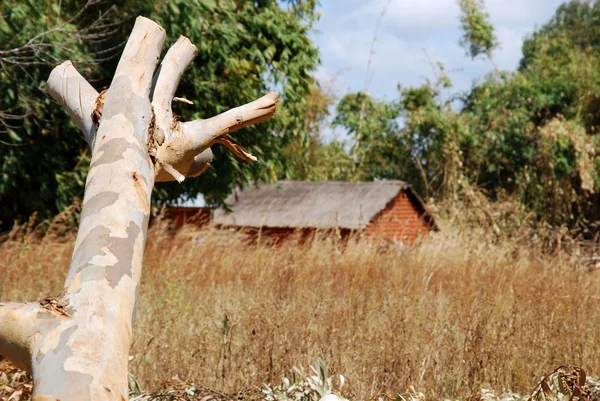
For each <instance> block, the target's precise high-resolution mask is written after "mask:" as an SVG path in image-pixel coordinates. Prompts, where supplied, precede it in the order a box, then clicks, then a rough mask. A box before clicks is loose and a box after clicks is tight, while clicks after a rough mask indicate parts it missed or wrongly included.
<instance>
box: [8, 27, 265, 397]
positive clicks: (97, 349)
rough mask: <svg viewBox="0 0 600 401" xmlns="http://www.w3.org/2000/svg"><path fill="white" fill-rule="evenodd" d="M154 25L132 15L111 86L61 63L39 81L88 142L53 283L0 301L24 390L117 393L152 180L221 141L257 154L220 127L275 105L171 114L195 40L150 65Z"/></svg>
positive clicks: (180, 173) (182, 170) (167, 176)
mask: <svg viewBox="0 0 600 401" xmlns="http://www.w3.org/2000/svg"><path fill="white" fill-rule="evenodd" d="M164 40H165V32H164V30H163V29H162V28H161V27H160V26H158V25H157V24H155V23H154V22H152V21H150V20H148V19H146V18H143V17H138V19H137V20H136V23H135V26H134V28H133V31H132V33H131V36H130V38H129V40H128V42H127V45H126V46H125V49H124V51H123V55H122V57H121V59H120V61H119V64H118V66H117V70H116V72H115V76H114V78H113V81H112V83H111V85H110V88H109V89H108V90H107V91H106V92H103V93H102V94H98V92H97V91H96V90H95V89H94V88H93V87H92V86H91V85H90V84H89V83H88V82H87V81H86V80H85V78H83V77H82V76H81V75H80V74H79V73H78V72H77V70H76V69H75V67H73V65H72V64H71V63H70V62H68V61H67V62H65V63H63V64H61V65H59V66H58V67H56V68H55V69H54V70H53V71H52V73H51V75H50V77H49V79H48V84H47V92H48V93H49V94H50V95H51V96H52V97H53V98H54V99H55V100H56V101H57V102H58V103H60V104H61V105H62V106H64V108H65V109H66V111H67V112H68V113H69V115H70V116H71V117H72V119H73V121H74V122H75V123H76V124H77V125H78V126H79V128H80V129H81V131H82V132H83V135H84V137H85V139H86V141H87V143H88V144H89V146H90V148H91V149H92V161H91V165H90V170H89V173H88V177H87V181H86V187H85V196H84V200H83V209H82V215H81V223H80V226H79V232H78V235H77V240H76V243H75V249H74V252H73V257H72V261H71V266H70V268H69V272H68V275H67V279H66V282H65V288H64V291H63V292H62V294H61V295H60V296H59V297H57V298H46V299H44V300H43V301H41V302H39V303H27V304H15V303H7V304H2V303H0V355H2V356H5V357H7V358H8V359H9V360H11V361H12V362H13V363H15V365H17V366H19V367H21V368H23V369H26V370H28V371H30V372H32V374H33V378H34V387H33V399H34V400H38V401H41V400H61V401H70V400H79V401H86V400H93V401H99V400H125V399H127V395H128V388H127V384H128V383H127V364H128V356H129V354H128V352H129V349H130V346H131V342H132V326H133V321H134V316H135V303H136V299H137V292H138V287H139V283H140V278H141V273H142V260H143V253H144V245H145V241H146V235H147V227H148V217H149V213H150V202H151V200H150V195H151V192H152V188H153V186H154V183H155V181H170V180H173V179H176V180H178V181H182V180H183V179H184V178H185V177H196V176H198V175H200V174H201V173H202V172H203V171H205V170H206V169H207V168H208V166H209V165H210V163H211V161H212V151H211V150H210V146H212V145H213V144H215V143H221V144H224V145H225V146H227V147H228V148H229V149H230V150H231V151H233V152H234V153H235V154H236V155H237V156H238V157H240V158H241V159H243V160H256V159H255V158H254V157H253V156H252V155H250V153H248V152H247V151H246V150H245V149H244V148H242V147H241V146H240V145H238V144H236V143H235V142H234V141H233V140H232V139H231V138H230V137H228V134H230V133H232V132H235V131H236V130H238V129H240V128H242V127H245V126H247V125H250V124H256V123H259V122H261V121H264V120H265V119H267V118H269V117H270V116H272V115H273V114H274V112H275V107H276V103H277V95H275V94H269V95H266V96H265V97H263V98H261V99H259V100H257V101H255V102H252V103H249V104H247V105H245V106H241V107H238V108H235V109H232V110H230V111H228V112H226V113H223V114H221V115H219V116H217V117H213V118H210V119H208V120H199V121H194V122H191V123H180V122H179V120H178V119H177V118H176V117H174V116H173V112H172V109H171V103H172V101H173V100H174V95H175V91H176V88H177V85H178V83H179V81H180V80H181V76H182V75H183V73H184V71H185V69H186V68H187V67H188V66H189V64H190V63H191V62H192V60H193V58H194V57H195V56H196V53H197V49H196V47H195V46H194V45H193V44H192V43H191V42H190V41H189V40H188V39H187V38H185V37H181V38H179V40H178V41H177V42H176V43H175V44H174V45H173V46H172V47H171V49H170V50H169V51H168V52H167V54H166V56H165V58H164V60H163V62H162V63H161V66H160V68H159V69H158V70H157V71H156V72H155V70H156V67H157V63H158V60H159V58H160V54H161V50H162V47H163V43H164Z"/></svg>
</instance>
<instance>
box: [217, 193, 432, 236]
mask: <svg viewBox="0 0 600 401" xmlns="http://www.w3.org/2000/svg"><path fill="white" fill-rule="evenodd" d="M402 191H404V192H406V194H407V195H408V197H409V199H410V201H411V202H412V203H413V205H414V206H415V209H416V210H417V211H418V212H419V213H420V214H421V215H423V217H424V218H425V220H426V221H427V222H428V223H429V224H430V225H431V226H432V227H434V228H435V222H434V221H433V218H432V217H431V215H429V214H428V213H427V211H426V210H425V208H424V206H423V203H422V202H421V200H420V199H419V197H418V196H417V195H416V194H415V193H414V191H413V190H412V188H411V186H410V185H409V184H407V183H406V182H403V181H381V182H362V183H350V182H298V181H280V182H278V183H277V184H274V185H267V184H263V185H259V186H254V187H249V188H244V189H243V190H241V191H240V190H236V191H235V192H234V193H233V194H232V195H230V196H229V197H228V198H227V200H226V201H225V204H226V205H227V208H229V209H230V211H231V212H228V211H226V210H224V209H222V208H220V209H217V210H215V212H214V216H213V221H214V223H215V224H217V225H223V226H237V227H282V228H288V227H289V228H300V227H314V228H325V229H328V228H336V227H337V228H347V229H352V230H355V229H362V228H365V227H366V226H367V225H368V224H369V223H370V222H371V221H372V220H373V219H374V218H375V217H376V216H377V215H378V214H379V213H380V212H382V211H383V210H384V209H385V207H386V206H387V205H388V204H389V203H390V202H391V201H392V200H393V199H395V198H396V197H397V196H398V195H399V194H400V193H401V192H402Z"/></svg>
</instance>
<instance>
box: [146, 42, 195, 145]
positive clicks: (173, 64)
mask: <svg viewBox="0 0 600 401" xmlns="http://www.w3.org/2000/svg"><path fill="white" fill-rule="evenodd" d="M196 55H198V49H197V48H196V46H194V45H193V44H192V42H190V40H189V39H188V38H186V37H185V36H180V37H179V39H178V40H177V42H175V44H174V45H173V46H171V48H170V49H169V51H168V52H167V54H166V55H165V58H164V59H163V61H162V63H161V64H160V67H159V69H158V71H156V73H155V74H154V81H155V84H154V91H153V94H152V95H151V98H152V107H153V108H154V116H155V124H156V127H155V129H156V132H155V134H154V135H155V139H156V141H157V143H158V145H159V146H160V145H162V144H163V142H164V141H166V142H167V143H168V142H170V139H171V138H170V136H171V128H172V126H173V110H172V109H171V104H172V102H173V96H175V91H176V90H177V87H178V86H179V82H180V81H181V77H182V76H183V73H184V72H185V70H186V68H187V67H188V66H189V65H190V63H191V62H192V61H193V60H194V58H195V57H196Z"/></svg>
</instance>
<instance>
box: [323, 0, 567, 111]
mask: <svg viewBox="0 0 600 401" xmlns="http://www.w3.org/2000/svg"><path fill="white" fill-rule="evenodd" d="M563 2H564V1H563V0H486V1H485V4H486V9H487V11H488V12H489V14H490V17H491V21H492V24H493V25H494V26H495V28H496V34H497V36H498V38H499V39H500V42H501V48H500V49H498V50H497V51H496V52H495V54H494V62H495V63H496V65H497V66H498V67H499V68H500V69H501V70H514V69H515V68H516V67H517V65H518V62H519V60H520V57H521V45H522V43H523V38H524V37H525V36H526V35H527V34H529V33H531V32H533V31H534V29H535V28H536V27H539V26H540V25H542V24H544V23H545V22H547V21H548V20H549V19H550V18H551V17H552V15H553V14H554V11H555V10H556V8H557V7H558V6H559V5H560V4H561V3H563ZM386 3H388V0H321V6H320V11H321V14H322V16H321V19H320V20H319V21H318V23H317V24H316V29H317V30H318V31H319V32H318V33H314V34H313V35H312V38H313V40H314V42H315V43H316V45H317V46H318V47H319V48H320V52H321V60H322V65H321V66H320V67H319V69H318V71H317V74H316V75H317V78H318V80H319V81H320V83H321V85H322V87H323V88H324V89H325V90H328V91H331V92H332V93H333V94H335V95H338V96H341V95H343V94H345V93H347V92H351V91H358V90H362V88H363V86H364V82H365V75H366V74H365V72H366V68H367V61H368V58H369V52H370V48H371V42H372V40H373V33H374V31H375V26H376V24H377V19H378V17H379V15H380V13H381V11H382V9H383V7H384V5H385V4H386ZM386 10H387V11H386V14H385V15H384V17H383V20H382V24H381V26H380V29H379V34H378V35H377V41H376V42H375V47H374V50H375V53H374V55H373V57H372V65H371V74H370V75H371V76H370V81H369V82H370V83H369V88H368V89H369V93H371V94H372V95H374V96H376V97H380V98H387V99H393V98H395V97H396V96H397V89H396V88H397V84H399V83H400V84H402V85H403V86H410V85H420V84H421V83H423V82H424V80H425V79H426V78H428V77H429V78H433V77H434V69H433V68H432V63H435V62H437V61H440V62H442V63H444V65H445V66H446V70H447V71H449V76H450V78H451V80H452V82H453V83H454V90H458V91H462V90H467V89H469V87H470V86H471V84H472V82H473V80H474V79H477V78H480V77H483V76H484V75H485V74H486V73H487V72H489V71H490V69H491V63H490V62H489V61H488V60H477V61H471V60H470V59H468V58H467V57H465V52H464V50H463V49H462V48H461V47H460V46H459V44H458V42H459V39H460V35H461V31H460V26H459V24H460V23H459V8H458V5H457V3H456V0H389V3H388V6H387V9H386Z"/></svg>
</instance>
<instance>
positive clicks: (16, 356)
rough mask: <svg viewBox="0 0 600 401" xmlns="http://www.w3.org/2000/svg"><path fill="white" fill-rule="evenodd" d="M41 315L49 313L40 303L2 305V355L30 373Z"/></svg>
mask: <svg viewBox="0 0 600 401" xmlns="http://www.w3.org/2000/svg"><path fill="white" fill-rule="evenodd" d="M40 313H49V312H48V311H47V310H45V309H43V308H42V307H41V306H40V304H39V303H34V302H31V303H0V355H2V356H4V357H6V358H8V360H10V361H11V362H12V363H13V364H14V365H15V366H16V367H18V368H19V369H23V370H26V371H28V372H31V355H32V353H33V345H34V344H33V343H34V341H35V335H34V331H35V326H36V321H37V318H38V314H40Z"/></svg>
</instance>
